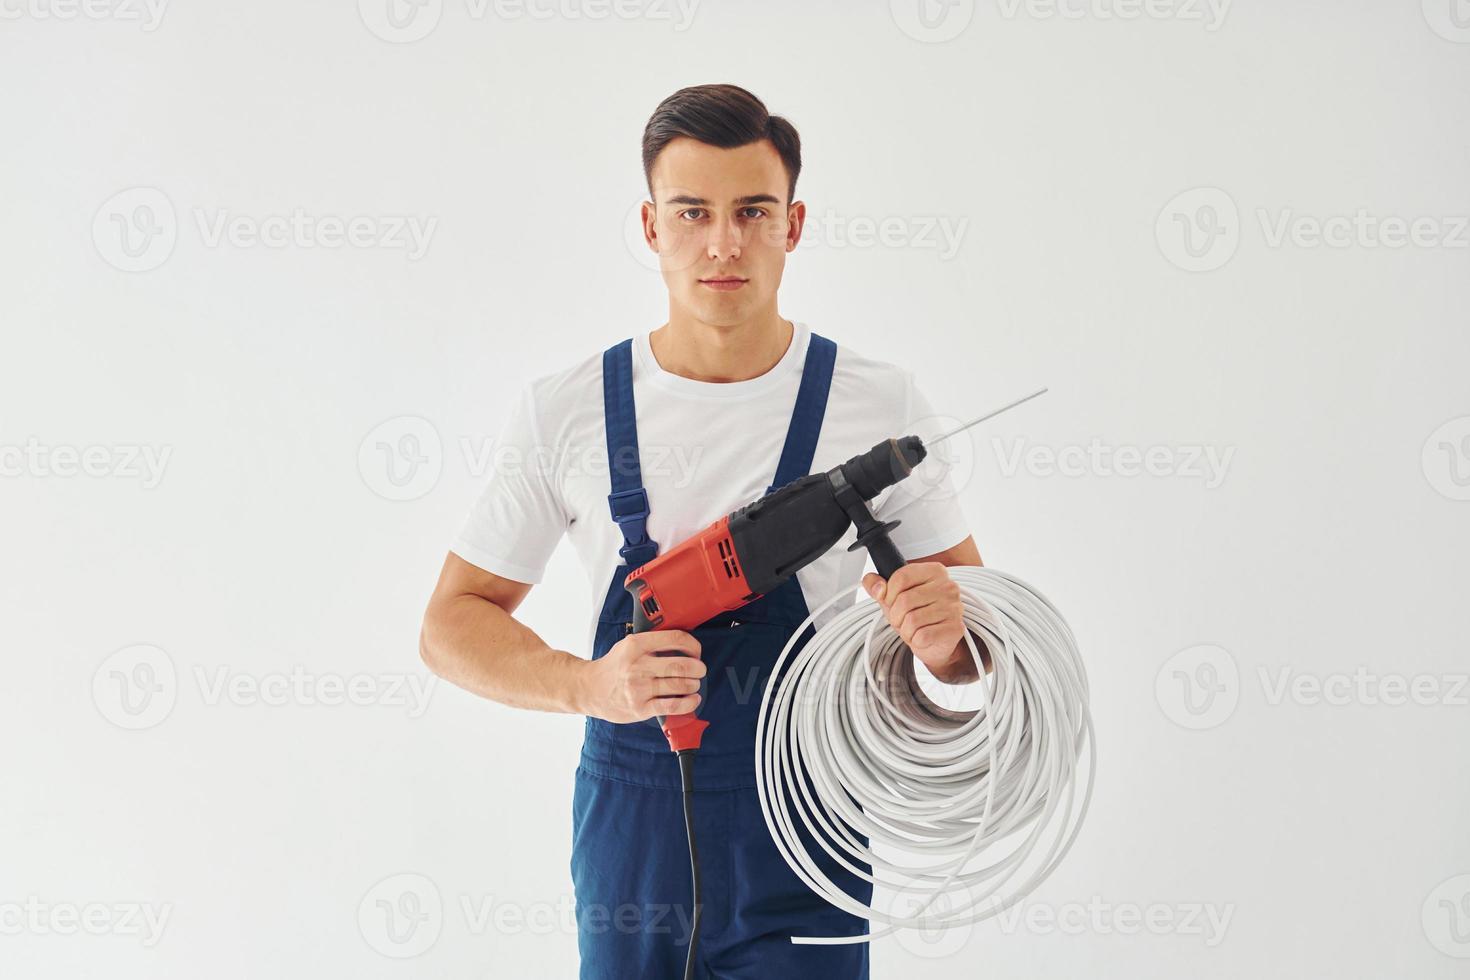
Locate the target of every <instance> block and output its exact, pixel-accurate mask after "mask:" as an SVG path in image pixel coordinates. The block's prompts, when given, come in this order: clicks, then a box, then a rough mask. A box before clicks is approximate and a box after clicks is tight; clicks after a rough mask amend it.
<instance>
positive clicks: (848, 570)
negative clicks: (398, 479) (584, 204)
mask: <svg viewBox="0 0 1470 980" xmlns="http://www.w3.org/2000/svg"><path fill="white" fill-rule="evenodd" d="M794 327H795V330H794V332H793V335H792V338H791V344H790V345H789V346H788V347H787V349H786V353H785V354H784V355H783V356H782V357H781V360H780V361H779V362H777V364H776V365H775V366H774V367H772V368H771V369H770V370H769V371H767V372H766V373H764V374H762V375H760V376H758V377H755V378H750V379H749V380H746V381H733V382H707V381H695V380H692V379H690V378H685V377H681V376H679V375H676V374H671V373H669V372H668V371H665V370H664V369H663V368H662V367H660V366H659V364H658V361H657V360H655V359H654V357H653V353H652V351H651V349H650V348H649V342H648V334H647V333H646V332H645V333H643V334H640V335H638V336H636V337H635V338H634V340H633V399H634V403H635V406H636V412H637V424H638V451H639V453H638V454H639V460H640V465H641V466H642V470H643V486H644V488H645V490H646V491H647V493H648V502H649V511H650V514H649V518H648V524H647V527H648V534H649V536H650V537H651V538H652V539H653V540H654V541H656V542H658V545H659V553H660V554H662V553H664V552H665V551H667V550H668V549H670V548H672V547H673V546H674V545H676V544H678V543H679V542H681V541H683V540H685V539H686V538H689V537H691V536H693V535H694V534H696V533H698V532H699V531H701V530H703V529H704V528H706V527H708V526H709V525H710V524H712V523H713V522H714V521H716V520H718V519H719V518H721V517H723V516H724V515H726V514H729V513H730V512H731V511H734V510H736V509H737V508H739V507H741V506H743V505H745V504H747V503H750V502H751V501H752V500H755V499H757V498H758V497H760V496H761V495H762V494H763V493H765V491H766V488H767V487H768V486H770V484H771V481H772V480H774V479H775V476H776V464H777V462H778V461H779V460H780V457H781V448H782V446H783V444H784V442H785V439H786V429H787V426H788V424H789V423H790V420H791V412H792V408H793V407H794V406H795V404H796V392H797V387H798V385H799V384H800V382H801V374H802V367H803V365H804V363H805V361H806V353H807V346H808V341H809V340H810V337H811V332H810V330H809V329H808V328H807V326H806V324H804V323H799V322H798V323H795V324H794ZM831 339H833V340H836V338H831ZM933 416H934V410H933V408H932V407H931V406H930V404H929V402H928V401H927V400H926V399H925V398H924V397H923V395H922V394H921V393H920V392H919V390H918V389H917V388H916V387H915V385H914V379H913V375H912V373H911V372H909V371H907V370H905V369H903V368H899V367H897V366H895V365H893V364H889V363H886V362H883V361H876V360H870V359H868V358H865V357H863V356H862V355H860V354H857V353H855V352H854V351H852V350H850V349H848V348H846V347H843V346H842V345H841V344H840V343H839V344H838V348H837V358H836V363H835V364H834V366H833V371H832V385H831V389H830V392H829V394H828V398H827V408H826V412H825V414H824V416H823V419H822V429H821V435H820V437H819V438H818V440H817V446H816V451H815V454H814V456H813V461H812V466H811V471H810V472H812V473H821V472H824V471H826V470H829V469H831V468H832V467H834V466H837V465H839V464H840V463H843V462H845V461H847V460H848V459H850V458H851V457H852V456H854V455H856V454H858V453H862V452H866V451H867V450H869V449H871V448H872V447H873V445H874V444H876V443H878V442H881V441H883V440H884V439H887V438H890V437H898V436H904V435H910V434H915V435H919V436H920V437H921V438H924V437H926V436H933V435H935V434H936V431H937V428H936V425H935V420H934V419H933ZM926 421H928V423H929V424H928V425H925V424H924V423H925V422H926ZM492 460H493V468H492V473H491V476H490V478H489V482H488V483H487V485H486V486H485V489H484V491H483V492H482V493H481V495H480V497H479V499H478V500H477V501H476V502H475V504H474V506H473V507H472V508H471V510H470V513H469V515H468V517H467V518H466V519H465V521H464V524H463V526H462V527H461V529H460V531H459V534H458V536H457V537H456V538H455V540H454V543H453V544H452V545H451V550H452V551H453V552H454V553H455V554H457V555H459V556H460V557H461V558H463V559H464V560H465V561H467V562H469V563H470V564H472V565H476V566H478V567H480V568H483V569H485V570H486V571H489V572H493V573H494V574H496V575H500V576H502V577H505V578H509V579H514V580H516V581H518V582H527V583H535V582H539V581H541V577H542V574H543V573H544V572H545V569H546V563H547V561H548V559H550V557H551V554H552V552H553V551H554V550H555V548H556V546H557V543H558V542H559V541H560V540H561V538H562V536H563V535H564V534H565V535H566V536H568V537H569V538H570V539H571V541H572V545H573V546H574V547H575V548H576V550H577V554H578V555H579V556H580V558H581V561H582V567H583V570H584V572H585V573H586V576H587V582H588V585H589V586H590V589H591V595H590V597H589V603H588V608H587V609H586V610H585V613H586V615H587V616H588V617H589V627H588V633H587V636H588V639H587V647H586V650H585V651H582V653H583V654H584V655H586V656H591V653H592V637H593V635H594V633H595V630H596V625H597V617H598V614H599V612H600V609H601V604H602V601H603V597H604V595H605V594H606V589H607V584H608V582H609V580H610V579H611V577H612V574H613V570H614V569H615V568H616V567H617V566H618V565H619V564H620V562H621V558H620V557H619V556H618V549H619V548H621V547H622V545H623V538H622V533H621V532H620V531H619V529H618V526H617V524H615V523H614V522H613V519H612V515H611V513H609V511H608V504H607V495H608V493H609V490H610V481H609V478H608V465H607V436H606V430H605V429H604V427H603V396H602V351H601V350H599V351H598V352H597V353H596V354H594V355H592V356H590V357H587V358H586V359H584V360H582V361H580V362H578V363H577V364H575V365H573V366H572V367H570V368H568V369H566V370H563V371H559V372H556V373H554V374H549V375H544V376H542V377H539V378H536V379H534V380H532V381H530V382H529V383H527V384H526V385H525V386H524V387H523V388H522V389H521V392H520V396H519V398H518V399H517V401H516V403H515V406H514V408H513V410H512V411H511V414H510V416H509V418H507V419H506V420H505V422H504V424H503V426H502V428H501V430H500V433H499V436H498V438H497V440H496V443H495V449H494V454H493V456H492ZM869 506H870V507H871V508H872V510H873V512H874V514H876V515H877V516H878V517H879V518H880V519H883V520H892V519H899V520H901V521H902V522H903V523H902V524H901V525H900V526H899V527H898V528H896V529H895V530H894V531H893V534H892V537H893V541H894V543H895V544H896V545H897V546H898V549H899V551H900V552H901V553H902V554H904V555H905V556H906V557H908V558H921V557H924V556H927V555H931V554H934V553H935V552H939V551H943V550H944V549H946V548H950V547H953V546H954V545H956V544H959V543H960V542H961V541H963V540H964V539H965V538H966V537H967V536H968V535H969V533H970V532H969V530H968V527H967V525H966V521H965V517H964V514H963V512H962V510H961V508H960V506H959V501H958V499H957V498H956V495H955V491H954V486H953V483H952V481H951V479H950V474H949V472H948V464H947V462H946V460H945V459H944V458H943V457H942V455H941V454H940V453H937V452H931V453H930V454H929V456H928V458H927V459H925V461H924V462H923V463H922V464H921V465H920V466H919V467H917V468H916V469H915V471H914V472H913V473H912V474H911V475H910V476H909V477H907V478H906V479H904V480H902V481H900V482H899V483H897V484H895V485H894V486H892V487H890V488H888V489H887V490H885V491H883V492H882V493H880V494H879V495H878V496H877V497H875V498H874V499H873V500H872V501H870V502H869ZM853 538H854V531H853V529H852V528H851V527H849V528H848V530H847V533H846V535H845V536H844V537H843V538H842V540H841V541H839V542H838V543H837V544H836V545H834V546H833V547H832V548H831V549H829V550H828V551H827V552H826V553H825V554H824V555H822V556H821V557H820V558H818V559H817V560H815V561H813V562H812V563H811V564H809V565H807V566H806V567H804V568H802V569H800V570H799V571H798V572H797V582H798V583H799V584H800V586H801V591H802V595H803V596H804V597H805V599H806V603H807V607H808V608H809V609H812V608H815V607H816V606H817V605H818V604H819V603H821V602H823V601H825V600H826V599H828V598H829V597H831V596H832V595H834V594H836V593H838V592H840V591H849V592H850V591H852V590H853V588H854V587H855V586H857V585H859V584H860V582H861V579H862V574H863V570H864V567H865V565H866V564H867V552H866V551H858V552H849V551H847V550H846V549H847V546H848V545H849V544H851V543H852V541H853ZM854 598H856V596H855V595H854ZM843 605H845V603H842V602H838V603H836V604H834V606H833V608H832V609H831V610H830V612H829V614H828V615H827V616H823V617H821V619H820V620H819V621H818V623H817V625H818V626H819V627H820V626H821V625H823V623H825V622H826V620H827V619H828V618H830V616H831V615H835V614H836V612H837V611H838V608H839V607H840V606H843Z"/></svg>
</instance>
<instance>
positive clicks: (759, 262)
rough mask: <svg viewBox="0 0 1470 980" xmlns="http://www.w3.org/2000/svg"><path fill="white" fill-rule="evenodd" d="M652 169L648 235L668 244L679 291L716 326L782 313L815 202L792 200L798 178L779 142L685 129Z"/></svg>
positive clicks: (665, 253) (676, 299)
mask: <svg viewBox="0 0 1470 980" xmlns="http://www.w3.org/2000/svg"><path fill="white" fill-rule="evenodd" d="M650 178H651V179H650V182H651V183H652V184H653V204H652V205H651V206H650V205H649V204H644V205H643V235H644V238H645V239H646V240H647V242H648V244H649V247H651V248H652V249H653V250H654V251H656V252H657V253H658V256H659V267H660V270H661V271H662V273H663V277H664V282H665V283H666V284H667V285H668V287H669V299H670V301H671V302H672V303H673V304H677V305H678V306H679V307H680V308H681V309H683V310H685V311H687V312H688V313H689V314H690V315H692V316H693V317H695V318H696V319H698V320H699V321H701V322H703V323H709V324H713V325H716V326H733V325H736V324H739V323H743V322H745V321H746V320H748V319H750V318H751V317H752V316H757V315H761V314H764V313H767V312H771V313H774V312H775V310H776V290H777V288H778V287H779V286H780V285H781V273H782V270H784V269H785V267H786V253H787V252H790V251H791V250H793V249H794V248H796V243H797V242H798V241H800V240H801V226H802V222H803V220H804V219H805V216H806V205H804V204H802V203H801V202H800V201H797V202H794V203H791V204H789V205H788V204H787V203H786V195H787V185H788V182H789V178H788V176H787V173H786V167H785V165H784V164H782V163H781V157H780V155H779V154H778V153H777V152H776V148H775V147H774V146H772V145H771V142H770V141H769V140H761V141H759V142H756V143H750V144H747V145H745V146H740V147H736V148H735V149H733V150H724V149H720V148H719V147H716V146H710V145H709V144H708V143H701V142H699V141H698V140H693V139H689V138H687V137H679V138H678V139H675V140H673V141H671V142H670V143H669V144H668V145H667V146H665V147H664V149H663V151H662V152H661V153H659V155H658V159H657V160H655V161H654V165H653V171H652V173H651V175H650Z"/></svg>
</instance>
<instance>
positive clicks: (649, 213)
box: [638, 201, 658, 254]
mask: <svg viewBox="0 0 1470 980" xmlns="http://www.w3.org/2000/svg"><path fill="white" fill-rule="evenodd" d="M638 213H639V220H640V221H641V222H642V224H643V242H644V244H645V245H647V246H648V248H649V251H651V252H654V253H655V254H657V252H658V221H657V218H658V214H657V211H656V210H655V207H654V203H653V202H652V201H644V202H643V206H642V207H641V208H640V209H639V212H638Z"/></svg>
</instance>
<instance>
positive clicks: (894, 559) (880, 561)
mask: <svg viewBox="0 0 1470 980" xmlns="http://www.w3.org/2000/svg"><path fill="white" fill-rule="evenodd" d="M868 554H869V555H871V556H872V557H873V567H874V568H876V569H877V570H878V574H879V575H881V576H883V578H884V580H885V581H886V580H887V579H891V578H893V573H894V572H896V571H898V570H899V569H900V568H902V567H903V566H905V565H907V564H908V561H907V560H906V559H905V558H904V557H903V555H902V554H901V553H900V552H899V550H898V545H896V544H894V543H893V539H892V538H890V537H889V536H888V535H887V534H886V533H885V534H880V535H874V536H873V538H872V540H870V541H869V542H868Z"/></svg>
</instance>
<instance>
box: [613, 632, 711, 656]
mask: <svg viewBox="0 0 1470 980" xmlns="http://www.w3.org/2000/svg"><path fill="white" fill-rule="evenodd" d="M629 638H630V639H632V640H633V641H634V643H635V645H636V646H637V648H638V650H639V651H640V652H642V653H659V652H663V651H667V650H672V651H674V652H676V653H682V654H684V655H685V656H688V657H698V656H699V641H698V640H696V639H695V638H694V636H693V635H692V634H690V633H686V632H684V631H683V630H649V631H648V632H647V633H632V634H630V635H629Z"/></svg>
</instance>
